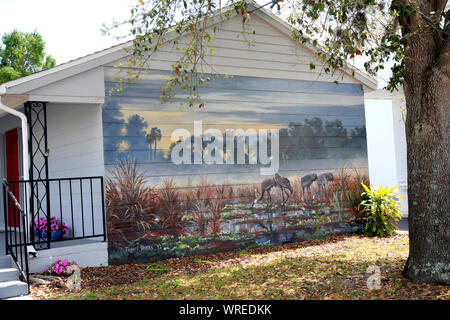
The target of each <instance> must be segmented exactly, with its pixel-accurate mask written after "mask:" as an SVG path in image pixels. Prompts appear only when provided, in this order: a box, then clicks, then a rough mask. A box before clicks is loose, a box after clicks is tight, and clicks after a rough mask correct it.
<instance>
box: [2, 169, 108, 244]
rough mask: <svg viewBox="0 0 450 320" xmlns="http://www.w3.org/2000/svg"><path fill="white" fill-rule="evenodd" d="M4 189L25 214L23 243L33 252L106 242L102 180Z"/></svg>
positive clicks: (19, 183)
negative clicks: (81, 241)
mask: <svg viewBox="0 0 450 320" xmlns="http://www.w3.org/2000/svg"><path fill="white" fill-rule="evenodd" d="M8 186H9V189H10V190H11V192H12V193H13V194H15V195H17V197H18V198H19V199H20V200H19V202H20V204H21V205H22V207H23V208H24V212H26V213H27V217H26V218H27V223H28V227H29V233H28V235H29V237H28V238H27V240H28V243H29V244H30V245H33V246H34V247H35V248H36V249H37V250H39V249H48V248H50V247H51V244H52V243H55V242H60V241H67V240H78V239H88V238H98V239H100V240H102V241H106V218H105V201H104V184H103V177H101V176H99V177H76V178H59V179H45V180H28V181H8ZM44 197H45V201H43V198H44Z"/></svg>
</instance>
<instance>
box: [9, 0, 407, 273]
mask: <svg viewBox="0 0 450 320" xmlns="http://www.w3.org/2000/svg"><path fill="white" fill-rule="evenodd" d="M250 6H251V7H253V8H256V6H258V5H257V4H256V5H255V4H254V3H251V4H250ZM214 26H216V27H217V32H216V34H215V38H216V40H215V41H212V42H211V44H210V46H211V47H214V48H215V51H214V53H213V54H212V55H211V56H208V57H207V58H206V59H207V61H208V65H205V66H204V70H205V72H206V73H211V75H210V77H211V78H212V81H211V84H210V85H209V86H208V87H207V88H206V89H204V91H203V93H202V94H203V97H204V99H205V101H206V107H205V108H203V109H197V108H195V109H192V108H191V109H190V108H189V107H187V106H185V105H180V104H179V103H178V101H175V102H173V103H172V102H171V103H168V104H167V105H161V103H160V101H161V100H160V96H161V89H162V87H163V85H164V79H165V77H167V76H170V71H171V67H170V66H171V64H172V63H173V62H174V61H176V59H177V56H178V54H179V53H178V52H177V50H176V49H175V46H176V45H174V40H175V38H172V39H170V40H167V42H166V43H165V45H163V46H162V47H161V48H160V49H159V50H158V53H157V54H155V55H153V56H152V58H151V63H150V70H149V71H148V72H144V73H143V74H142V75H141V79H140V81H139V82H137V83H132V84H130V85H127V86H126V87H125V88H124V90H123V92H122V93H115V94H112V95H109V94H108V91H109V89H110V88H113V87H114V86H115V83H116V81H117V79H118V78H119V77H120V76H121V75H120V74H118V68H115V67H114V66H115V65H120V62H121V61H123V60H124V59H126V58H127V56H128V53H127V52H126V51H125V50H124V49H125V48H129V47H131V46H132V43H131V42H127V43H124V44H121V45H118V46H115V47H112V48H109V49H106V50H103V51H101V52H96V53H93V54H91V55H88V56H85V57H82V58H79V59H77V60H73V61H70V62H67V63H64V64H61V65H58V66H56V67H54V68H51V69H48V70H45V71H41V72H38V73H35V74H32V75H29V76H26V77H23V78H20V79H17V80H13V81H10V82H7V83H4V84H2V85H0V97H1V100H0V101H1V104H0V177H1V178H2V180H3V181H2V183H3V192H2V193H1V198H0V204H1V206H0V210H1V213H2V214H1V215H0V228H2V229H3V230H5V232H3V233H0V236H1V237H2V238H3V241H5V239H6V244H7V250H8V254H10V255H12V256H13V260H14V262H15V264H16V265H17V266H18V267H19V268H20V270H21V272H22V273H23V276H24V277H25V278H27V276H28V273H29V272H40V271H42V270H43V268H44V267H46V266H47V265H48V264H50V263H51V262H53V261H54V260H55V259H56V258H67V259H70V260H76V261H78V263H79V264H80V265H81V266H99V265H106V264H108V263H126V262H128V261H148V260H149V259H162V258H165V257H169V256H178V255H185V254H196V253H199V252H211V251H218V250H230V249H234V248H236V247H238V246H260V245H270V244H277V243H282V242H286V241H297V240H301V239H309V238H311V237H316V236H326V235H327V234H330V233H332V232H348V231H354V230H356V229H357V226H356V225H355V224H354V217H353V216H352V209H351V207H348V204H343V203H342V201H341V200H340V198H339V196H338V194H342V193H339V192H344V191H346V190H337V189H333V186H334V185H333V183H335V182H336V180H338V179H341V174H342V172H343V171H345V170H347V171H348V172H352V173H351V174H353V173H356V174H357V175H361V176H362V175H364V174H366V171H367V169H368V167H369V169H370V170H371V179H374V178H373V177H372V168H371V166H372V164H371V161H372V160H371V159H370V152H371V149H370V148H369V165H368V160H367V144H366V134H365V125H366V117H365V114H364V94H365V93H366V92H370V91H374V90H376V88H377V83H376V81H375V80H374V79H373V78H371V77H370V76H367V75H366V74H364V73H362V72H360V71H358V70H355V69H353V68H352V67H350V66H348V67H346V68H345V69H343V70H341V72H340V74H339V75H337V76H336V75H334V76H331V75H327V74H324V73H322V72H321V68H320V62H318V60H317V58H316V57H315V55H314V53H313V50H312V49H311V48H308V47H304V46H302V45H299V44H297V43H296V42H294V41H293V40H292V39H291V37H290V32H291V29H290V27H289V25H287V24H286V23H285V22H284V21H282V20H281V19H279V18H277V17H276V16H274V15H272V14H271V13H270V12H268V11H266V10H257V11H255V12H253V13H252V15H251V19H250V22H248V23H246V24H245V26H244V28H245V30H246V33H245V34H244V35H245V36H243V24H242V22H241V17H239V16H236V15H233V16H232V17H231V18H230V19H225V20H222V19H218V18H215V19H212V20H211V21H210V25H209V26H208V28H210V29H211V30H212V28H213V27H214ZM249 40H251V42H252V43H253V46H249V42H248V41H249ZM180 43H183V41H180ZM311 61H315V62H316V64H317V67H316V69H314V70H311V69H310V67H309V64H310V62H311ZM215 74H220V75H227V77H223V76H215ZM336 77H338V80H339V84H336V83H334V81H335V80H336ZM179 97H180V99H181V100H182V97H183V94H180V96H179ZM195 121H197V123H196V122H195ZM200 121H201V125H202V126H203V127H202V130H203V131H202V132H200V135H201V134H202V133H203V132H205V134H206V133H207V132H209V134H212V133H213V132H215V134H216V138H215V139H212V140H209V141H208V142H205V140H203V142H201V143H200V148H201V149H200V152H201V154H206V153H207V152H210V154H211V155H212V156H213V157H215V159H216V160H215V161H216V162H215V163H214V164H213V165H208V164H205V163H196V164H187V163H184V164H183V165H181V166H180V165H176V164H174V162H173V161H172V159H171V156H172V157H173V156H174V154H173V153H172V154H171V151H172V150H173V149H176V148H177V146H180V144H184V145H185V146H186V147H187V148H190V147H191V137H184V138H180V137H178V138H176V139H175V140H173V139H172V138H173V135H174V132H175V130H176V129H182V130H184V131H183V132H193V135H192V141H193V145H194V147H193V148H194V149H195V148H197V147H199V146H198V145H197V147H196V142H195V141H196V140H195V139H196V138H195V137H198V135H197V133H196V132H194V130H196V128H198V126H197V125H198V122H200ZM368 124H369V123H368ZM240 129H242V131H243V132H245V134H244V136H243V140H239V139H240V138H239V137H238V136H235V137H234V138H232V139H231V140H230V141H231V143H233V146H235V144H234V143H235V142H236V147H233V148H232V149H231V150H228V151H231V152H232V153H234V154H237V153H239V152H240V151H239V150H240V149H239V145H238V142H237V141H243V144H244V145H245V144H246V143H248V145H247V147H245V148H246V149H245V150H244V149H243V151H242V152H243V153H242V154H243V158H242V159H243V161H244V163H238V164H237V165H233V166H232V165H228V160H230V158H228V159H225V157H223V156H222V153H221V146H220V147H218V148H217V144H216V143H217V142H218V141H219V140H218V138H217V134H218V133H217V132H219V133H221V134H222V133H223V134H224V135H225V132H226V130H232V131H233V130H234V132H235V133H236V132H237V130H240ZM208 130H209V131H208ZM214 130H215V131H214ZM267 132H269V133H270V137H269V139H270V140H269V141H270V143H269V144H270V145H271V146H274V145H275V142H276V141H278V140H277V139H279V150H276V151H277V152H279V154H280V162H279V163H277V166H278V167H277V168H278V169H277V170H275V171H276V173H279V174H281V175H282V178H284V180H270V179H280V178H277V176H275V177H274V175H271V176H270V177H266V176H262V175H261V173H260V172H261V171H260V169H261V167H264V166H265V165H266V164H267V162H265V163H264V162H262V161H261V162H258V161H260V160H261V155H262V153H261V152H262V151H261V150H262V149H261V148H262V147H261V141H262V140H259V142H258V144H257V145H256V148H259V149H258V150H259V151H258V152H256V153H255V154H253V153H252V152H251V150H252V147H253V146H252V145H251V141H252V139H253V138H255V139H256V138H257V135H259V136H263V135H264V134H265V133H267ZM221 137H222V136H221ZM227 137H228V136H227ZM266 138H267V137H266ZM370 138H371V137H370V136H369V137H368V139H370ZM177 139H178V140H177ZM246 141H247V142H246ZM255 141H256V140H255ZM266 142H267V140H266ZM202 143H203V144H202ZM211 145H215V147H216V149H214V150H215V151H211V148H210V147H208V146H211ZM203 148H204V149H203ZM183 150H187V149H183ZM189 150H190V149H189ZM255 150H257V149H255ZM197 151H198V150H197ZM222 151H224V150H222ZM265 151H267V150H265ZM184 152H186V151H184ZM272 152H273V151H272ZM256 154H258V155H256ZM179 155H180V154H179ZM184 155H186V153H184ZM219 155H220V157H219ZM273 155H274V153H272V157H271V158H270V159H269V160H270V161H272V164H274V161H275V159H274V156H273ZM234 157H235V156H234V155H233V156H232V158H233V159H234ZM253 157H254V158H253ZM190 158H191V157H187V158H185V159H188V160H189V161H190ZM130 159H132V160H130ZM253 159H255V161H254V162H253ZM127 161H128V162H127ZM277 161H278V160H277ZM222 162H226V163H224V164H223V163H222ZM133 165H134V166H133ZM266 167H267V166H266ZM347 171H346V172H347ZM325 173H326V174H328V175H325ZM314 176H315V177H314ZM330 176H331V178H329V177H330ZM136 177H138V178H136ZM278 177H279V176H278ZM307 177H310V178H311V180H310V181H309V182H308V179H309V178H307ZM333 177H334V182H333ZM358 177H359V176H358ZM358 177H355V179H357V178H358ZM135 178H136V179H135ZM268 178H269V180H270V181H281V182H274V183H273V184H272V187H270V188H268V189H267V188H266V187H264V188H266V189H264V190H263V189H261V188H262V186H266V185H265V184H264V183H267V182H265V181H266V179H268ZM398 179H400V177H399V178H398ZM137 181H140V182H137ZM206 181H208V182H206ZM119 187H123V189H118V188H119ZM271 189H272V190H271ZM105 190H106V192H105ZM136 190H139V192H135V191H136ZM262 191H263V192H262ZM266 192H268V193H269V195H270V192H272V196H274V198H271V197H269V196H268V195H266ZM136 194H138V196H137V195H136ZM255 195H256V196H257V198H258V197H260V201H259V202H258V201H257V200H258V199H256V198H255ZM276 195H278V197H279V198H280V199H281V197H282V201H283V202H281V200H280V201H279V202H277V201H278V200H277V199H278V198H277V196H276ZM285 197H287V198H286V199H285ZM105 198H106V200H105ZM125 198H126V199H125ZM168 198H170V199H171V200H168ZM174 199H176V201H178V202H176V201H175V200H174ZM15 200H17V203H20V205H18V204H17V203H15ZM272 200H273V201H272ZM264 201H266V202H267V203H268V204H270V205H272V203H274V204H273V205H274V206H276V210H275V209H274V210H275V211H273V210H272V209H270V210H268V209H267V206H266V205H265V204H264ZM175 202H176V205H175V204H174V203H175ZM202 206H203V207H202ZM200 207H201V208H202V209H199V208H200ZM214 208H216V209H217V208H219V210H216V211H214ZM206 213H207V219H205V220H202V221H204V226H205V227H204V228H202V227H201V226H200V222H199V221H200V220H201V219H203V218H204V217H205V215H206ZM52 217H55V219H56V220H58V221H59V223H61V222H64V223H65V224H66V225H67V226H68V227H69V229H68V230H67V232H66V234H65V235H64V236H63V237H62V238H59V239H56V238H55V239H53V238H50V240H49V239H48V238H49V237H48V234H47V233H46V232H35V230H34V229H33V228H31V230H30V228H28V226H29V225H33V222H37V221H38V220H39V219H46V221H50V219H51V218H52ZM205 221H206V222H205ZM254 221H256V222H254ZM202 223H203V222H202ZM45 226H46V225H45V223H44V225H43V226H42V228H43V229H45ZM355 228H356V229H355ZM50 234H51V232H50ZM181 236H183V237H181ZM33 248H34V249H35V250H36V253H37V256H36V257H32V256H30V257H28V256H27V251H26V249H28V253H30V252H32V251H34V249H33ZM208 250H209V251H208ZM3 254H4V253H3ZM0 267H1V265H0ZM0 280H1V279H0Z"/></svg>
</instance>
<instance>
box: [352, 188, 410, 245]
mask: <svg viewBox="0 0 450 320" xmlns="http://www.w3.org/2000/svg"><path fill="white" fill-rule="evenodd" d="M362 186H363V188H364V190H365V192H363V193H362V194H361V196H362V197H366V200H363V201H361V204H360V208H361V212H362V213H363V214H364V216H363V220H364V221H365V222H366V225H365V227H364V229H363V230H362V232H363V233H364V234H365V235H369V236H379V237H386V236H391V235H392V233H393V231H394V230H395V229H398V227H397V226H396V225H395V223H394V222H398V221H400V219H401V218H402V217H401V215H400V212H399V209H400V207H401V206H400V203H399V202H398V201H397V199H405V197H403V196H402V195H401V194H398V193H395V192H394V190H395V188H396V187H393V188H390V189H389V188H388V187H385V188H383V187H382V186H380V187H379V188H378V189H376V190H374V191H372V190H371V189H369V188H368V187H367V186H366V185H365V184H364V183H362Z"/></svg>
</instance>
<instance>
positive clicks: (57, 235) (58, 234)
mask: <svg viewBox="0 0 450 320" xmlns="http://www.w3.org/2000/svg"><path fill="white" fill-rule="evenodd" d="M34 238H35V239H39V238H41V239H47V233H42V234H41V236H40V237H39V233H38V232H35V233H34ZM62 238H63V234H62V232H61V231H59V230H57V231H55V232H53V231H52V232H51V240H53V241H54V240H61V239H62Z"/></svg>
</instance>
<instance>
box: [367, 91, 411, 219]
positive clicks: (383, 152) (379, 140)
mask: <svg viewBox="0 0 450 320" xmlns="http://www.w3.org/2000/svg"><path fill="white" fill-rule="evenodd" d="M365 106H366V123H367V145H368V147H367V149H368V153H369V174H370V182H371V184H372V185H373V186H380V185H382V186H389V187H393V186H397V190H396V191H397V192H398V193H400V194H401V195H402V196H404V197H405V198H407V195H408V175H407V163H406V133H405V116H406V114H405V112H406V111H405V97H404V95H403V90H400V91H395V92H393V93H391V92H389V91H387V90H384V89H379V90H377V91H373V92H369V93H367V94H366V95H365ZM399 201H400V204H401V206H402V208H401V214H402V216H404V217H407V216H408V199H400V200H399Z"/></svg>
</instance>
